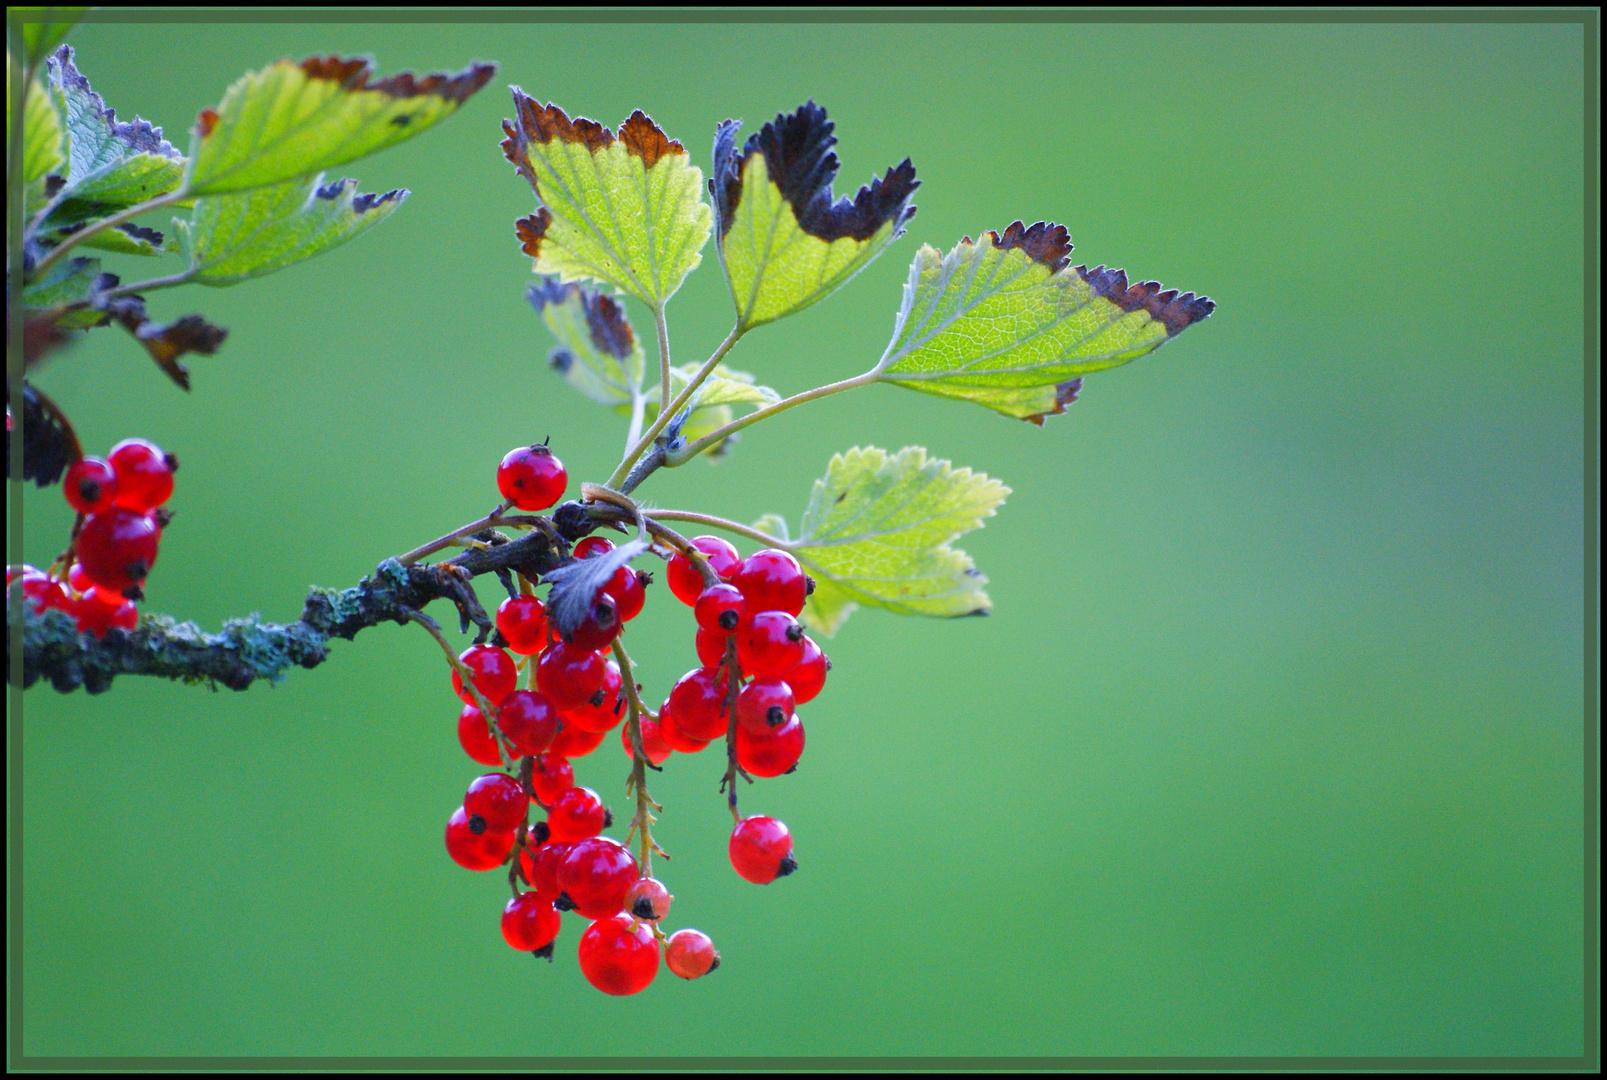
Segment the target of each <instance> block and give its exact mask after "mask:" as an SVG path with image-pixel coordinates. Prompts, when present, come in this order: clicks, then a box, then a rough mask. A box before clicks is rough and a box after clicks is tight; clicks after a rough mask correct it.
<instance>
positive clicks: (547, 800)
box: [530, 751, 575, 806]
mask: <svg viewBox="0 0 1607 1080" xmlns="http://www.w3.org/2000/svg"><path fill="white" fill-rule="evenodd" d="M574 786H575V770H574V768H573V767H572V766H571V765H570V764H569V760H568V759H567V758H565V757H563V756H561V755H559V754H555V753H552V752H550V751H549V752H548V753H545V754H538V755H536V759H535V761H533V762H531V764H530V788H531V790H532V791H534V792H535V793H536V801H537V802H539V803H540V804H541V805H542V806H551V805H552V804H553V803H554V802H556V801H557V799H558V796H559V795H562V794H563V793H564V792H565V791H568V790H569V789H570V788H572V787H574Z"/></svg>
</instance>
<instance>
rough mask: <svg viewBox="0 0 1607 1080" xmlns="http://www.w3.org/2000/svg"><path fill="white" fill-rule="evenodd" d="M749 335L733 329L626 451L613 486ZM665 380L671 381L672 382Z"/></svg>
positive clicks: (610, 478)
mask: <svg viewBox="0 0 1607 1080" xmlns="http://www.w3.org/2000/svg"><path fill="white" fill-rule="evenodd" d="M745 332H746V331H745V330H744V328H743V327H742V325H741V324H738V325H736V326H733V327H732V328H731V332H730V333H729V334H727V335H726V336H725V340H724V341H722V342H720V344H719V346H718V347H717V348H716V349H715V350H714V354H713V355H712V356H710V357H709V358H708V359H707V360H705V361H703V366H702V367H700V368H698V369H697V372H696V373H695V374H694V375H693V376H692V379H691V381H690V382H688V383H687V384H686V388H685V389H683V390H682V391H681V392H680V393H679V394H676V395H675V400H674V401H671V402H670V403H669V405H667V406H665V407H663V408H661V409H659V411H658V416H656V417H654V418H653V424H652V426H651V427H649V428H648V429H647V430H646V431H645V432H643V433H642V437H641V438H640V439H638V440H637V442H636V445H635V446H633V447H631V448H630V450H629V451H627V452H626V454H625V457H624V459H623V460H621V461H620V463H619V467H618V468H616V469H615V470H614V475H612V476H610V477H609V478H608V486H609V487H611V488H615V489H617V488H618V487H619V486H620V485H621V484H623V483H624V482H625V478H626V477H627V476H629V475H630V472H631V466H632V465H635V464H636V459H637V458H639V457H641V456H642V453H643V452H644V451H645V450H646V449H647V448H648V447H649V446H651V445H653V440H654V439H656V438H658V434H659V432H661V431H663V430H664V428H665V426H666V425H668V424H669V422H670V420H671V419H672V418H673V417H674V416H675V414H676V413H678V412H680V411H681V409H682V408H683V407H684V406H685V405H686V403H687V402H688V401H691V400H692V395H693V394H695V393H696V392H697V388H698V387H700V386H702V385H703V380H704V379H707V378H708V377H709V373H710V372H712V371H713V370H714V369H715V367H716V366H717V365H718V364H719V363H720V361H721V360H723V359H725V354H726V353H728V352H730V351H731V347H732V346H733V345H735V344H736V343H737V342H738V341H739V340H741V338H742V335H743V334H744V333H745ZM665 381H666V382H668V380H665Z"/></svg>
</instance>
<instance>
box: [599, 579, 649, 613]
mask: <svg viewBox="0 0 1607 1080" xmlns="http://www.w3.org/2000/svg"><path fill="white" fill-rule="evenodd" d="M649 580H651V579H649V578H647V577H646V576H645V575H642V574H638V573H637V572H636V571H635V570H632V569H631V568H630V567H628V566H621V567H620V568H619V569H618V570H615V571H614V576H613V577H611V578H609V579H608V584H607V585H605V586H603V587H604V588H605V589H606V590H607V591H608V593H609V595H611V596H613V598H614V599H615V600H617V601H619V621H620V622H630V621H631V620H632V619H634V618H636V616H638V615H640V614H641V613H642V607H643V606H644V605H645V604H646V603H647V583H648V581H649Z"/></svg>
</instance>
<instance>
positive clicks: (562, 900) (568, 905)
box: [552, 892, 575, 911]
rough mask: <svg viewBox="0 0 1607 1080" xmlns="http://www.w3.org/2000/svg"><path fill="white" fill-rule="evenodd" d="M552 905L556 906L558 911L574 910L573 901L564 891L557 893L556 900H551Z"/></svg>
mask: <svg viewBox="0 0 1607 1080" xmlns="http://www.w3.org/2000/svg"><path fill="white" fill-rule="evenodd" d="M552 906H553V907H555V908H557V909H558V910H559V911H574V910H575V902H574V901H573V900H571V899H569V894H568V893H566V892H561V893H559V894H558V899H556V900H554V901H553V902H552Z"/></svg>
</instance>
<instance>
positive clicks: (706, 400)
mask: <svg viewBox="0 0 1607 1080" xmlns="http://www.w3.org/2000/svg"><path fill="white" fill-rule="evenodd" d="M701 366H702V365H700V364H696V363H692V364H682V365H680V366H679V367H672V368H670V397H672V398H673V397H676V396H677V395H679V394H680V392H681V391H682V390H685V389H686V385H687V383H689V382H691V381H692V376H693V375H695V374H696V373H697V370H698V368H699V367H701ZM647 396H648V405H647V413H646V419H647V422H648V423H652V422H653V420H654V419H656V418H657V417H658V402H659V392H658V386H657V385H654V386H652V387H651V388H649V389H648V391H647ZM780 400H781V395H780V394H778V393H776V392H775V391H774V390H772V389H770V387H768V386H759V385H757V384H756V383H755V382H754V380H753V376H752V375H750V374H748V373H747V372H746V371H737V370H736V369H735V368H729V367H726V366H725V365H724V364H716V365H715V367H714V370H713V371H711V372H710V373H709V377H708V378H707V379H704V380H703V382H702V384H701V385H700V386H698V388H697V392H696V393H694V394H693V395H692V399H691V400H690V401H688V402H687V403H686V405H685V407H684V411H685V413H686V419H685V420H683V421H681V424H680V426H679V427H678V428H675V429H674V431H673V434H677V435H679V436H680V437H681V438H683V439H685V440H686V441H687V442H695V441H696V440H698V439H701V438H703V436H705V435H710V434H713V433H714V432H715V431H718V430H719V429H720V428H723V427H725V425H727V424H729V423H730V422H731V420H732V417H733V415H734V413H733V410H732V406H734V405H752V406H754V407H755V408H760V409H762V408H764V407H765V406H766V405H774V404H775V403H776V402H778V401H780ZM735 441H736V437H735V436H732V437H731V438H727V439H721V440H720V442H719V443H718V444H717V445H715V446H711V447H710V448H709V450H708V455H709V459H710V460H711V461H712V460H715V459H718V458H720V457H722V456H724V455H725V454H726V453H727V452H728V451H729V450H730V449H731V445H732V443H734V442H735Z"/></svg>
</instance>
